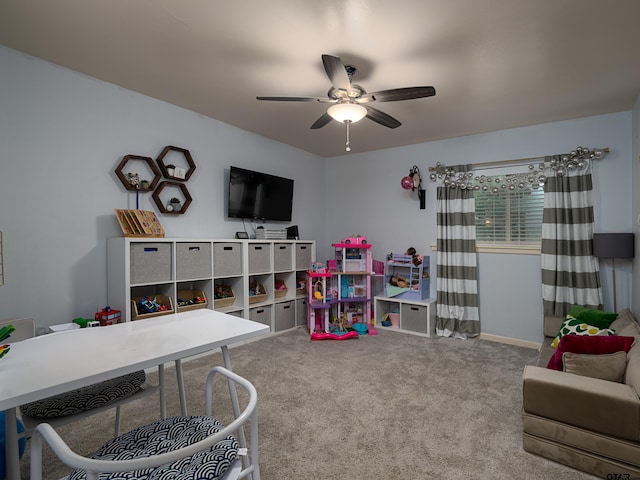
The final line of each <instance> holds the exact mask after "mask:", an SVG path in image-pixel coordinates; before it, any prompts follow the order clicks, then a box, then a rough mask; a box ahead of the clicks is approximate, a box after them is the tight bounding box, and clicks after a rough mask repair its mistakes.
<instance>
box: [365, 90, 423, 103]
mask: <svg viewBox="0 0 640 480" xmlns="http://www.w3.org/2000/svg"><path fill="white" fill-rule="evenodd" d="M435 94H436V89H435V88H433V87H406V88H393V89H391V90H381V91H379V92H372V93H365V94H364V95H362V96H361V97H360V98H358V103H367V102H399V101H400V100H413V99H414V98H424V97H433V96H434V95H435Z"/></svg>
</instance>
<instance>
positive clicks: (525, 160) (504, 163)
mask: <svg viewBox="0 0 640 480" xmlns="http://www.w3.org/2000/svg"><path fill="white" fill-rule="evenodd" d="M602 151H603V152H604V153H605V155H606V154H607V153H609V147H605V148H603V149H602ZM544 159H545V157H531V158H516V159H513V160H495V161H493V162H483V163H471V164H469V166H470V167H471V169H476V168H485V167H509V166H511V165H520V164H524V163H535V162H540V161H543V162H544ZM437 168H438V167H429V171H430V172H433V171H436V169H437Z"/></svg>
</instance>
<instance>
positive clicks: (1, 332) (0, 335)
mask: <svg viewBox="0 0 640 480" xmlns="http://www.w3.org/2000/svg"><path fill="white" fill-rule="evenodd" d="M15 331H16V327H14V326H13V325H5V326H4V327H2V328H0V342H2V341H4V340H6V339H7V338H9V337H10V336H11V334H12V333H13V332H15ZM10 349H11V345H0V358H2V357H4V356H5V355H6V354H7V353H9V350H10Z"/></svg>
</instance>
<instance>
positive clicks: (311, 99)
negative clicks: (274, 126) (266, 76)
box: [256, 97, 331, 103]
mask: <svg viewBox="0 0 640 480" xmlns="http://www.w3.org/2000/svg"><path fill="white" fill-rule="evenodd" d="M256 100H268V101H270V102H323V103H326V102H329V101H331V100H329V99H328V98H318V97H256Z"/></svg>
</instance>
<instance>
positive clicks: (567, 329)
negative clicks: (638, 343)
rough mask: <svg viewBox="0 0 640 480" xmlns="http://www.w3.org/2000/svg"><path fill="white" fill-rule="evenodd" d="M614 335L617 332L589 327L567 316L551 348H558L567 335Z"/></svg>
mask: <svg viewBox="0 0 640 480" xmlns="http://www.w3.org/2000/svg"><path fill="white" fill-rule="evenodd" d="M614 333H615V332H614V331H613V330H611V329H608V328H607V329H601V328H598V327H594V326H593V325H589V324H588V323H585V322H583V321H582V320H580V319H578V318H575V317H572V316H571V315H567V317H566V319H565V320H564V322H562V326H561V327H560V330H559V331H558V334H557V335H556V338H554V339H553V342H552V343H551V346H552V347H554V348H555V347H557V346H558V343H559V342H560V339H561V338H562V337H564V336H565V335H571V334H573V335H613V334H614Z"/></svg>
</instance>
